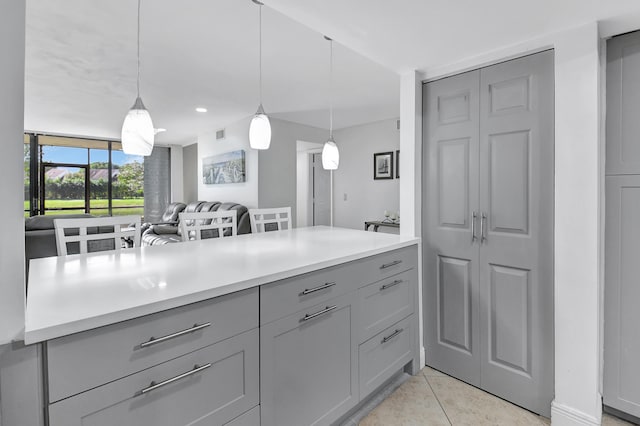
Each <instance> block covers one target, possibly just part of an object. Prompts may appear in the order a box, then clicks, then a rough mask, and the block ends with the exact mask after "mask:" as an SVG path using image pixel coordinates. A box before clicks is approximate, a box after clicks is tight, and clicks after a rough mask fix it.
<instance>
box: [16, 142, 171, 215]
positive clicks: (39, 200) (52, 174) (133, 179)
mask: <svg viewBox="0 0 640 426" xmlns="http://www.w3.org/2000/svg"><path fill="white" fill-rule="evenodd" d="M24 143H25V155H24V162H25V180H24V185H25V201H24V203H25V206H24V209H25V216H28V215H35V214H74V213H90V214H93V215H95V216H108V215H129V214H136V215H140V216H142V215H143V214H144V157H140V156H130V155H127V154H125V153H124V152H123V151H122V145H121V144H120V143H119V142H112V141H104V140H92V139H83V138H70V137H61V136H47V135H33V134H25V137H24ZM34 160H37V161H34ZM34 167H35V169H36V170H34ZM165 173H166V174H167V175H168V174H169V170H168V169H167V170H165ZM34 176H35V179H34Z"/></svg>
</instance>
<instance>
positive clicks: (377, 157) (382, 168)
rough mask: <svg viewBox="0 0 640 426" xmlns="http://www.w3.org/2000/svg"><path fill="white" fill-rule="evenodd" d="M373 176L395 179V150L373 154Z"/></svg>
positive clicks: (375, 177)
mask: <svg viewBox="0 0 640 426" xmlns="http://www.w3.org/2000/svg"><path fill="white" fill-rule="evenodd" d="M373 178H374V179H393V151H392V152H377V153H375V154H373Z"/></svg>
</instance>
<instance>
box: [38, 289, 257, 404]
mask: <svg viewBox="0 0 640 426" xmlns="http://www.w3.org/2000/svg"><path fill="white" fill-rule="evenodd" d="M207 324H210V325H208V326H207ZM257 326H258V289H257V288H254V289H249V290H245V291H242V292H238V293H232V294H229V295H226V296H222V297H218V298H215V299H211V300H207V301H204V302H199V303H195V304H192V305H187V306H183V307H180V308H176V309H172V310H169V311H164V312H159V313H157V314H153V315H148V316H145V317H142V318H137V319H134V320H130V321H125V322H121V323H118V324H114V325H110V326H107V327H102V328H98V329H95V330H89V331H86V332H82V333H77V334H73V335H70V336H65V337H61V338H59V339H54V340H52V341H50V342H48V343H47V363H48V364H47V365H48V379H49V400H50V401H51V402H55V401H58V400H60V399H62V398H67V397H69V396H71V395H75V394H78V393H80V392H83V391H86V390H88V389H92V388H94V387H97V386H100V385H102V384H104V383H107V382H110V381H113V380H116V379H118V378H120V377H125V376H127V375H129V374H133V373H135V372H138V371H140V370H143V369H145V368H149V367H152V366H154V365H156V364H159V363H161V362H164V361H167V360H169V359H173V358H176V357H179V356H181V355H184V354H186V353H189V352H192V351H194V350H196V349H199V348H202V347H204V346H208V345H211V344H212V343H215V342H218V341H220V340H223V339H227V338H229V337H231V336H234V335H236V334H239V333H242V332H244V331H247V330H250V329H252V328H255V327H257ZM199 327H201V328H199ZM194 328H196V329H197V330H196V331H191V332H186V333H184V334H181V335H180V334H179V333H180V332H182V331H187V330H193V329H194ZM176 334H178V335H177V336H176ZM172 335H173V336H175V337H171V336H172ZM167 336H169V337H170V338H167V339H166V340H160V338H162V337H167ZM152 337H153V338H154V339H157V340H156V341H154V343H155V342H158V343H155V344H151V345H149V346H147V345H145V343H149V341H150V339H151V338H152ZM141 344H142V346H141Z"/></svg>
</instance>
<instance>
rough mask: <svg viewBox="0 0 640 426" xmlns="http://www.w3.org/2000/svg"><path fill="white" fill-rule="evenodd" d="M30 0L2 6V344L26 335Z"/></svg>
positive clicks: (0, 337) (0, 318) (4, 3)
mask: <svg viewBox="0 0 640 426" xmlns="http://www.w3.org/2000/svg"><path fill="white" fill-rule="evenodd" d="M24 31H25V4H24V2H12V1H11V2H3V3H2V10H1V11H0V57H1V58H2V67H0V134H2V156H0V170H2V181H3V183H2V184H1V185H0V200H2V204H3V212H2V227H3V234H2V239H0V271H2V279H0V345H1V344H3V343H7V342H10V341H12V340H14V339H20V338H21V335H22V332H23V327H24V304H25V301H24V219H23V215H24V212H23V188H22V182H23V180H24V175H23V170H22V165H23V155H24V153H23V150H22V140H23V132H24Z"/></svg>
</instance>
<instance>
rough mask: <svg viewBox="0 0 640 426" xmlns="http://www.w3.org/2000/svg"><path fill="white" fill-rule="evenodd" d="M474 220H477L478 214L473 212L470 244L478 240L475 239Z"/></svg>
mask: <svg viewBox="0 0 640 426" xmlns="http://www.w3.org/2000/svg"><path fill="white" fill-rule="evenodd" d="M476 220H478V213H477V212H473V213H472V214H471V244H473V243H474V242H475V241H476V240H477V239H478V237H476Z"/></svg>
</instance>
